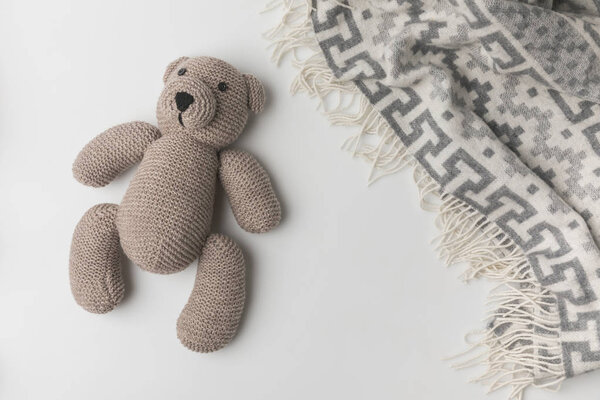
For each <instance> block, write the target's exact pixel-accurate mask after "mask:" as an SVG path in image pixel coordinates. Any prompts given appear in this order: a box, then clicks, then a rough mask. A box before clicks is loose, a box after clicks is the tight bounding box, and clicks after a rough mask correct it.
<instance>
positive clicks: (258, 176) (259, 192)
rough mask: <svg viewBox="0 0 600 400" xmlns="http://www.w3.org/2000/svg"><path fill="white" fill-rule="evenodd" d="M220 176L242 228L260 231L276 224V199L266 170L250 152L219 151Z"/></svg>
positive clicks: (277, 221) (271, 227)
mask: <svg viewBox="0 0 600 400" xmlns="http://www.w3.org/2000/svg"><path fill="white" fill-rule="evenodd" d="M219 179H220V180H221V183H222V185H223V188H224V189H225V193H226V194H227V197H228V198H229V203H230V204H231V209H232V210H233V215H234V216H235V219H236V221H237V222H238V224H239V225H240V226H241V227H242V229H244V230H246V231H248V232H252V233H262V232H267V231H270V230H271V229H273V228H275V227H276V226H277V225H279V221H280V220H281V206H280V204H279V200H278V199H277V196H276V194H275V191H274V190H273V186H272V185H271V180H270V178H269V175H268V174H267V171H265V169H264V168H263V167H262V165H260V163H259V162H258V161H257V160H256V159H255V158H254V157H253V156H252V155H250V154H248V153H246V152H244V151H239V150H225V151H223V152H221V154H220V167H219Z"/></svg>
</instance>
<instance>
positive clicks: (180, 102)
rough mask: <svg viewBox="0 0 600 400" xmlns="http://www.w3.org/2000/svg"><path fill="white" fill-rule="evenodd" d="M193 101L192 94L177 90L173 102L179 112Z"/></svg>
mask: <svg viewBox="0 0 600 400" xmlns="http://www.w3.org/2000/svg"><path fill="white" fill-rule="evenodd" d="M193 102H194V96H192V95H191V94H189V93H186V92H177V94H175V104H177V109H178V110H179V111H181V112H184V111H185V110H187V109H188V107H189V106H191V105H192V103H193Z"/></svg>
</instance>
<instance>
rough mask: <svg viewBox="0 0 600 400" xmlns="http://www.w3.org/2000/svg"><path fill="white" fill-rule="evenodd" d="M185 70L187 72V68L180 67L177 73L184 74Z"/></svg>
mask: <svg viewBox="0 0 600 400" xmlns="http://www.w3.org/2000/svg"><path fill="white" fill-rule="evenodd" d="M186 72H187V69H185V68H181V69H180V70H179V71H177V75H179V76H181V75H184V74H185V73H186Z"/></svg>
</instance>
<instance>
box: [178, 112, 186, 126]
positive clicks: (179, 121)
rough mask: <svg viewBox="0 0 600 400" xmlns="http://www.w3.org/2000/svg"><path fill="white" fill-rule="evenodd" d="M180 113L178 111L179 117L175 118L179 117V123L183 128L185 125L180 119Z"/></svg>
mask: <svg viewBox="0 0 600 400" xmlns="http://www.w3.org/2000/svg"><path fill="white" fill-rule="evenodd" d="M181 114H182V113H179V117H178V118H177V119H179V123H180V124H181V126H183V127H184V128H185V125H184V124H183V120H182V119H181Z"/></svg>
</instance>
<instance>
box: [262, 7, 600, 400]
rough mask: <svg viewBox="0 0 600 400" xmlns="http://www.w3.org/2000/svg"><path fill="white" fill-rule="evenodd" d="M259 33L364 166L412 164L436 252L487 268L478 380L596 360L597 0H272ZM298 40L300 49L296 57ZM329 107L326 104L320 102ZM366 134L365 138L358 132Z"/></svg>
mask: <svg viewBox="0 0 600 400" xmlns="http://www.w3.org/2000/svg"><path fill="white" fill-rule="evenodd" d="M284 8H285V16H284V19H283V21H282V24H281V25H280V26H278V27H277V28H276V29H274V30H273V31H271V32H270V33H269V35H270V37H271V39H272V40H273V41H274V45H275V48H274V54H275V57H276V58H281V57H283V56H284V55H285V54H286V53H289V52H294V53H295V58H294V61H293V62H294V63H295V64H296V65H297V66H298V67H299V68H300V75H299V77H298V78H297V80H296V81H295V83H294V87H293V88H295V89H296V90H299V89H303V90H306V91H307V92H308V93H310V94H312V95H315V96H317V97H319V98H321V99H322V100H323V104H324V106H326V104H327V101H325V98H326V97H328V96H329V95H331V94H332V93H333V94H342V95H344V94H345V95H349V96H350V97H352V99H354V100H355V101H354V100H351V101H349V102H346V104H344V102H343V101H341V100H340V104H337V105H336V106H335V107H334V108H330V109H326V112H327V114H328V115H329V116H330V118H331V119H332V121H333V122H334V123H337V124H344V125H356V126H359V127H361V131H360V132H359V134H358V135H355V136H353V137H352V138H351V139H350V140H349V142H348V143H347V147H350V148H352V149H353V150H354V151H355V153H357V154H359V155H361V156H363V157H365V158H367V159H369V160H370V161H371V162H372V164H373V165H374V167H375V169H376V170H377V169H379V170H380V171H381V170H383V171H384V172H394V171H396V170H397V169H400V168H401V167H403V166H405V165H407V164H408V165H411V166H412V167H413V168H414V169H415V176H416V182H417V184H418V185H419V188H420V189H421V192H422V195H423V203H424V205H426V206H427V207H428V208H430V209H435V210H436V211H437V212H438V213H439V215H440V217H439V222H440V227H441V229H442V235H441V238H440V251H441V253H442V255H443V256H444V258H445V259H446V261H448V262H449V263H454V262H459V261H467V262H469V263H470V267H469V269H468V270H467V272H466V278H467V279H470V278H475V277H479V276H487V277H490V278H492V279H495V280H497V281H499V282H500V283H501V286H502V287H503V289H501V290H499V291H497V292H495V293H493V294H492V297H493V299H494V300H495V302H496V303H495V304H496V305H495V307H494V308H493V309H492V310H491V312H490V318H489V322H488V325H487V326H486V329H485V332H484V334H483V337H482V338H480V339H479V341H478V342H476V343H473V344H472V348H473V349H478V350H481V349H483V350H485V351H484V353H477V354H476V355H475V356H474V357H473V358H471V359H468V360H467V361H465V362H463V363H462V364H459V366H460V365H462V366H464V365H471V364H475V363H483V364H485V365H486V366H487V367H488V369H487V371H486V372H485V373H484V375H483V376H481V377H480V380H481V381H484V382H487V383H488V384H489V385H490V387H491V389H496V388H498V387H503V386H507V385H512V388H513V390H512V392H511V393H510V396H511V397H514V398H520V397H521V395H522V393H523V389H524V388H526V387H527V386H530V385H537V386H542V387H552V386H556V385H557V384H558V383H560V382H561V381H562V380H563V379H565V378H569V377H572V376H574V375H577V374H581V373H583V372H587V371H590V370H593V369H596V368H598V367H600V298H599V296H600V252H599V250H598V243H600V242H599V241H600V118H599V116H600V60H599V59H598V56H599V55H600V2H598V0H520V1H519V0H396V1H387V0H368V1H367V0H362V1H359V0H345V1H327V0H312V1H311V2H310V4H307V3H306V2H304V1H285V2H284ZM300 48H307V49H313V51H314V53H311V54H310V55H308V56H307V55H301V54H298V50H299V49H300ZM329 103H331V101H329ZM369 136H370V137H376V138H378V140H379V142H375V144H373V143H374V142H373V141H372V140H371V142H370V143H367V142H366V140H367V139H368V137H369Z"/></svg>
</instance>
